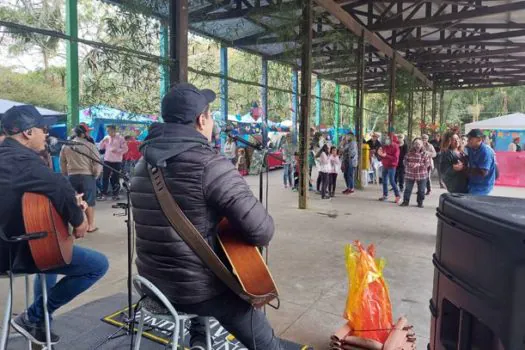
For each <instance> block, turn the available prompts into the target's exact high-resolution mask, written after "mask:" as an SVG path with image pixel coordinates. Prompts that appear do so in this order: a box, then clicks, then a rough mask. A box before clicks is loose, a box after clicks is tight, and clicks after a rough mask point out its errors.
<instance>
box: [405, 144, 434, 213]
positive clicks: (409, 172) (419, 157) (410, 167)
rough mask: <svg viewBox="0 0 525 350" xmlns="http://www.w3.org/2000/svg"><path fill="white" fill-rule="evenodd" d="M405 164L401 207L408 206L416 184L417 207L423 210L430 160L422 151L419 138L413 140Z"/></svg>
mask: <svg viewBox="0 0 525 350" xmlns="http://www.w3.org/2000/svg"><path fill="white" fill-rule="evenodd" d="M403 162H404V164H405V184H406V186H405V191H404V193H403V203H401V206H402V207H408V206H409V205H410V196H411V195H412V190H413V189H414V184H416V183H417V206H418V208H423V201H424V200H425V189H426V186H427V179H428V177H429V172H428V167H429V166H430V163H431V162H432V159H431V158H430V156H429V155H428V153H427V152H425V151H424V149H423V141H422V140H421V139H420V138H416V139H414V142H413V143H412V148H411V149H410V151H409V152H408V153H407V155H406V156H405V158H404V161H403Z"/></svg>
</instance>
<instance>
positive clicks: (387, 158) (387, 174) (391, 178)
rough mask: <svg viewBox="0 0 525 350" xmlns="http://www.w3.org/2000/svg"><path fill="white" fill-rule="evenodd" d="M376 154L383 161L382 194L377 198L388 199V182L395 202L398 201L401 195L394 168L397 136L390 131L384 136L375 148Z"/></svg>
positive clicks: (395, 164) (397, 161)
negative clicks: (378, 146) (381, 142)
mask: <svg viewBox="0 0 525 350" xmlns="http://www.w3.org/2000/svg"><path fill="white" fill-rule="evenodd" d="M377 154H378V156H379V157H381V159H382V163H383V173H382V176H383V196H382V197H381V198H379V200H380V201H386V200H387V199H388V182H390V184H391V185H392V187H393V189H394V194H395V196H396V197H395V203H399V200H400V199H401V197H400V195H399V188H398V187H397V184H396V181H395V175H396V168H397V165H398V163H399V143H398V140H397V136H396V135H395V134H393V133H391V134H390V135H389V136H387V137H385V140H384V143H383V145H382V146H381V147H380V148H379V149H378V150H377Z"/></svg>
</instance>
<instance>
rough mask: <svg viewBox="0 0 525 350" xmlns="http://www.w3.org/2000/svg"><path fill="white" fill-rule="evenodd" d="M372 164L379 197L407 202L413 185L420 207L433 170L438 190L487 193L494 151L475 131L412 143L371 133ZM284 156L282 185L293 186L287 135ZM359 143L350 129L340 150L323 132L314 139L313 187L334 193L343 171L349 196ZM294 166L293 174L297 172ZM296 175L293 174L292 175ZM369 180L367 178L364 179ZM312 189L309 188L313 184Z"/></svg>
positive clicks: (326, 195)
mask: <svg viewBox="0 0 525 350" xmlns="http://www.w3.org/2000/svg"><path fill="white" fill-rule="evenodd" d="M363 142H364V143H365V144H366V145H367V147H368V148H369V150H370V152H369V156H370V162H369V163H370V164H371V167H374V166H377V167H379V168H381V172H380V173H381V182H382V195H381V197H380V198H379V200H380V201H388V199H389V194H390V192H393V195H394V203H396V204H400V205H401V206H403V207H406V206H409V204H410V198H411V196H412V192H413V190H414V187H417V192H416V193H417V197H416V202H417V206H418V207H420V208H423V207H424V206H423V202H424V200H425V197H426V196H428V195H430V194H431V193H432V175H433V174H434V173H437V177H438V184H439V186H440V188H442V189H447V191H449V192H452V193H470V194H472V195H488V194H490V192H491V191H492V189H493V187H494V183H495V180H496V176H497V165H496V154H495V152H494V151H493V150H492V148H491V147H490V145H489V144H487V142H486V139H485V136H484V134H483V133H482V132H481V130H479V129H474V130H471V131H470V132H469V133H468V134H467V135H459V134H458V133H457V132H455V131H448V132H446V133H444V134H443V136H442V135H440V134H435V135H434V137H433V138H432V139H430V137H429V136H428V135H426V134H423V135H421V137H416V138H415V139H413V140H412V141H411V142H407V141H405V137H404V135H396V134H394V133H390V134H386V135H383V137H382V138H380V135H379V134H377V133H372V134H371V137H370V139H369V140H368V141H366V142H365V141H363ZM282 150H283V157H284V160H285V162H284V171H283V181H284V187H285V188H288V187H292V188H293V189H296V188H297V181H295V183H294V184H293V185H292V172H293V171H292V169H294V167H297V163H298V162H297V161H294V159H295V158H297V154H295V157H292V154H294V153H293V146H292V145H291V142H290V140H288V139H287V141H285V143H284V144H283V146H282ZM358 152H359V150H358V145H357V141H356V138H355V135H354V134H353V133H351V132H350V133H349V134H348V135H345V136H343V137H342V139H341V143H340V146H339V148H337V147H335V146H332V145H331V144H330V141H329V139H327V138H326V137H323V136H322V135H321V136H320V137H319V136H316V137H314V138H313V140H312V144H311V148H310V151H309V153H308V163H309V176H310V178H311V177H312V169H313V167H314V166H315V167H317V169H318V175H317V179H316V184H317V186H316V190H317V193H319V194H320V195H321V198H322V199H329V198H332V197H334V196H335V193H336V183H337V174H338V173H339V172H342V174H343V177H344V180H345V184H346V188H345V189H344V190H343V191H342V193H343V194H345V195H348V194H352V193H354V192H355V182H356V179H355V177H356V169H357V166H358ZM298 171H299V169H298V167H297V169H296V171H295V172H293V173H294V175H295V174H298ZM294 177H296V176H294ZM368 180H370V179H367V181H368ZM310 189H311V190H313V188H312V186H311V184H310Z"/></svg>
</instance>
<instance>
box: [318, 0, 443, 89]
mask: <svg viewBox="0 0 525 350" xmlns="http://www.w3.org/2000/svg"><path fill="white" fill-rule="evenodd" d="M314 1H315V2H316V3H317V4H319V5H320V6H322V7H324V8H325V9H326V11H328V12H329V13H330V14H332V15H333V16H334V17H335V18H337V19H338V20H339V21H341V23H342V24H343V25H345V26H346V27H347V28H348V29H349V30H350V31H351V32H353V33H354V34H356V35H357V36H361V35H363V39H364V40H365V42H367V43H369V44H370V45H371V46H373V47H375V48H376V49H377V50H379V52H380V53H382V54H384V55H385V56H387V57H390V58H392V57H394V55H395V54H394V52H395V51H394V49H393V48H392V47H391V46H389V45H388V44H387V43H386V42H385V41H384V40H382V39H381V38H379V36H377V34H375V33H372V32H371V31H369V30H368V29H367V28H366V27H364V26H362V25H361V24H359V22H358V21H357V20H356V19H355V18H354V17H352V16H351V15H350V14H349V13H348V12H346V11H344V10H343V8H342V7H341V6H339V5H338V4H337V3H336V2H334V1H333V0H314ZM395 56H396V61H397V64H399V65H400V66H401V67H402V68H403V69H405V70H407V71H408V72H410V73H411V74H413V75H414V76H415V77H417V78H418V79H419V80H421V81H423V82H424V83H425V85H427V86H428V87H433V84H432V81H430V80H429V79H428V78H427V77H426V75H425V74H423V73H422V72H421V71H420V70H418V69H417V68H416V67H415V66H414V65H412V64H411V63H410V62H408V61H407V60H406V59H404V58H403V57H402V56H401V55H395Z"/></svg>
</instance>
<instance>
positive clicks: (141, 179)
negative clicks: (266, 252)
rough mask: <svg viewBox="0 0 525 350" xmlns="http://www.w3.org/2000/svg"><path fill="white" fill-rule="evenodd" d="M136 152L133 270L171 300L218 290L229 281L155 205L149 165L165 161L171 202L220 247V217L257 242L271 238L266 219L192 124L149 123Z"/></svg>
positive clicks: (188, 300)
mask: <svg viewBox="0 0 525 350" xmlns="http://www.w3.org/2000/svg"><path fill="white" fill-rule="evenodd" d="M141 152H142V154H143V156H144V157H143V158H142V159H141V160H140V161H139V163H138V164H137V167H136V168H135V176H134V177H133V179H132V184H131V188H132V191H131V201H132V205H133V216H134V219H135V227H136V232H137V241H136V244H137V260H136V264H137V268H138V272H139V274H140V275H142V276H144V277H145V278H147V279H149V280H150V281H151V282H152V283H154V284H155V285H156V286H157V287H158V288H159V289H160V290H161V291H162V292H163V293H164V294H166V296H167V297H168V298H169V299H170V301H172V302H173V303H175V304H193V303H199V302H202V301H205V300H209V299H211V298H213V297H215V296H217V295H219V294H221V293H222V292H224V291H225V290H226V288H227V287H226V286H225V285H224V284H223V283H222V282H221V281H220V280H218V279H217V278H216V277H215V275H214V274H213V273H212V272H211V271H210V270H209V269H208V268H206V267H205V266H204V264H203V263H202V262H201V260H200V259H199V258H198V257H197V255H195V254H194V253H193V251H192V250H191V249H190V247H189V246H188V245H186V243H185V242H184V241H183V240H182V239H181V238H180V237H179V236H178V234H177V233H176V232H175V231H174V230H173V229H172V228H171V226H170V224H169V222H168V220H167V219H166V218H165V216H164V214H163V213H162V211H161V210H160V206H159V204H158V202H157V199H156V197H155V193H154V190H153V187H152V185H151V182H150V179H149V175H148V171H147V164H148V163H149V164H151V165H154V166H158V167H163V168H164V176H165V178H166V183H167V185H168V187H169V189H170V192H171V193H172V194H173V197H174V199H175V201H176V202H177V203H178V204H179V206H180V207H181V208H182V210H183V211H184V213H185V214H186V216H187V217H188V219H189V220H190V221H191V222H192V223H193V224H194V225H195V227H196V228H197V230H198V231H199V232H200V233H201V234H202V235H203V236H204V238H205V239H206V240H207V241H208V243H209V244H210V245H211V246H212V247H213V249H214V250H215V251H216V252H218V253H219V251H220V248H219V245H218V242H217V225H218V223H219V221H220V220H221V218H222V217H227V218H228V220H229V221H230V223H231V224H232V225H234V226H236V227H237V228H239V229H240V231H241V232H243V233H244V237H243V239H245V240H246V241H247V242H248V243H251V244H253V245H257V246H265V245H267V244H268V243H269V242H270V239H271V238H272V236H273V232H274V225H273V220H272V218H271V217H270V216H269V215H268V214H267V212H266V210H265V209H264V207H263V206H262V205H261V203H260V202H259V201H258V200H257V199H256V198H255V197H254V195H253V193H252V191H251V190H250V188H249V187H248V185H247V184H246V181H245V180H244V179H243V178H242V177H241V176H240V175H239V173H238V172H237V170H236V169H235V168H234V167H233V165H232V163H231V162H230V161H228V160H227V159H226V158H224V157H223V156H220V155H217V154H216V153H215V151H214V150H213V149H212V148H211V147H210V146H209V145H208V142H207V140H206V138H205V137H203V136H202V135H201V134H200V133H199V132H197V131H196V130H195V129H194V128H193V127H191V126H186V125H180V124H170V123H166V124H153V125H152V126H151V127H150V130H149V136H148V138H147V139H146V141H145V142H144V144H143V146H142V147H141ZM219 254H220V253H219Z"/></svg>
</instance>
